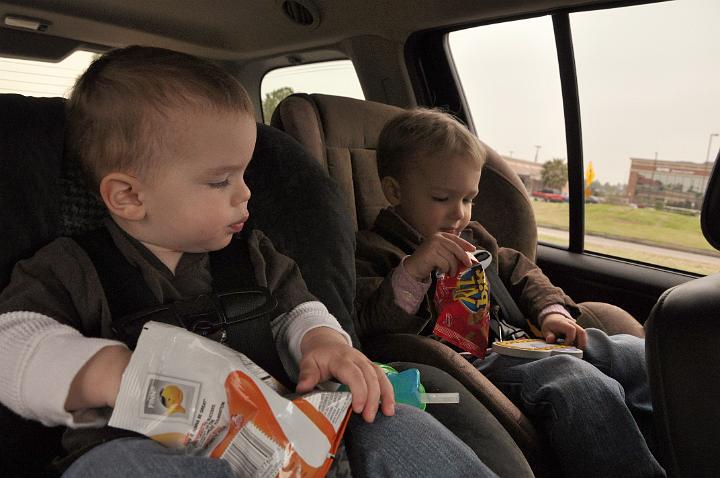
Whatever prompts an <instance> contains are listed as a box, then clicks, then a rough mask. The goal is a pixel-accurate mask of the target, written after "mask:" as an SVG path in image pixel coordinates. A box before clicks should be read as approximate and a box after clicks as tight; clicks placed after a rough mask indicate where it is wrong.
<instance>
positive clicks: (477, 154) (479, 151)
mask: <svg viewBox="0 0 720 478" xmlns="http://www.w3.org/2000/svg"><path fill="white" fill-rule="evenodd" d="M486 155H487V152H486V150H485V148H484V147H483V145H482V143H480V141H479V140H478V139H477V138H476V137H475V135H473V134H472V133H471V132H470V131H469V130H468V129H467V128H466V127H465V126H464V125H463V124H462V123H460V121H458V120H457V119H456V118H455V117H454V116H452V115H450V114H448V113H446V112H444V111H441V110H439V109H429V108H414V109H411V110H407V111H404V112H402V113H400V114H399V115H397V116H395V117H394V118H393V119H391V120H390V121H388V122H387V123H386V124H385V126H384V127H383V129H382V131H381V132H380V138H379V139H378V147H377V166H378V175H379V176H380V178H381V179H382V178H384V177H387V176H390V177H392V178H396V179H399V178H401V177H402V176H403V175H404V174H405V173H406V172H407V171H408V170H409V169H410V168H411V167H412V166H413V165H414V164H415V162H416V161H417V160H418V159H419V158H427V157H434V158H437V159H447V158H450V157H454V156H466V157H468V158H470V159H471V160H473V161H475V162H476V164H477V166H478V167H479V168H482V166H483V165H484V164H485V158H486Z"/></svg>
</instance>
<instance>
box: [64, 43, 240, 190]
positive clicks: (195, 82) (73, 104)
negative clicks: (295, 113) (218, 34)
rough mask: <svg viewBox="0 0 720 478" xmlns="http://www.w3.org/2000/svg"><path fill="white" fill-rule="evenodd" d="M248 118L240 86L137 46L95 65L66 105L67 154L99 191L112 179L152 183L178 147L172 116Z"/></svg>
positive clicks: (175, 56)
mask: <svg viewBox="0 0 720 478" xmlns="http://www.w3.org/2000/svg"><path fill="white" fill-rule="evenodd" d="M180 109H184V110H186V111H194V112H201V111H211V112H218V113H233V112H237V113H248V114H250V115H252V113H251V111H252V103H251V101H250V98H249V97H248V94H247V93H246V91H245V89H244V88H243V87H242V85H241V84H240V83H239V82H238V81H237V80H236V79H235V78H234V77H232V76H231V75H230V74H229V73H227V72H226V71H224V70H223V69H222V68H220V67H219V66H217V65H215V64H213V63H211V62H209V61H205V60H202V59H200V58H197V57H194V56H191V55H186V54H184V53H179V52H175V51H171V50H165V49H162V48H151V47H141V46H131V47H127V48H122V49H118V50H113V51H110V52H108V53H107V54H105V55H103V56H101V57H99V58H97V59H96V60H95V61H93V62H92V64H91V65H90V66H89V67H88V69H87V70H86V71H85V73H83V74H82V75H81V76H80V77H79V78H78V80H77V82H76V83H75V87H74V88H73V91H72V94H71V96H70V98H69V100H68V102H67V106H66V116H67V135H66V139H67V146H68V152H69V153H70V154H71V155H73V156H75V157H76V158H77V159H78V160H79V161H80V163H81V165H82V168H83V170H84V172H85V174H86V176H87V178H88V180H89V181H90V183H91V186H93V188H94V189H95V190H97V189H98V186H99V182H100V180H101V179H102V178H103V176H105V175H106V174H107V173H110V172H113V171H121V172H132V173H135V174H138V175H141V176H143V175H145V176H152V173H153V172H154V171H155V169H156V166H157V163H158V156H159V154H158V152H160V151H163V150H164V148H167V147H168V146H169V145H170V141H172V137H171V132H172V127H171V125H169V124H168V119H169V117H170V115H171V114H172V113H173V112H175V111H178V110H180Z"/></svg>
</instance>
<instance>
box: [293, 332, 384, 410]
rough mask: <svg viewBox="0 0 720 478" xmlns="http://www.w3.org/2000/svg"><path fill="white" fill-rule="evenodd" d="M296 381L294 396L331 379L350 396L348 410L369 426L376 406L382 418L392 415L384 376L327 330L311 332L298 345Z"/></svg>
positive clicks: (335, 334) (378, 369)
mask: <svg viewBox="0 0 720 478" xmlns="http://www.w3.org/2000/svg"><path fill="white" fill-rule="evenodd" d="M300 349H301V351H302V360H301V361H300V378H299V380H298V384H297V389H296V390H297V392H299V393H304V392H309V391H310V390H312V389H313V388H314V387H315V385H317V384H318V383H320V382H324V381H326V380H329V379H331V378H333V377H335V378H336V379H338V380H339V381H340V382H341V383H344V384H345V385H347V386H348V388H349V389H350V391H351V392H352V408H353V411H354V412H355V413H362V416H363V419H364V420H365V421H366V422H368V423H370V422H372V421H373V420H375V415H376V414H377V411H378V404H379V403H380V402H381V401H382V404H381V407H382V412H383V414H384V415H387V416H390V415H394V414H395V394H394V392H393V388H392V385H391V384H390V381H389V380H388V378H387V377H386V376H385V372H383V371H382V370H380V368H379V367H378V366H376V365H375V364H373V363H372V362H371V361H370V359H368V358H367V357H366V356H365V355H363V353H362V352H360V351H359V350H357V349H355V348H353V347H352V346H350V345H349V344H348V343H347V341H346V340H345V338H344V337H343V336H342V335H340V334H339V333H337V332H336V331H335V330H333V329H330V328H328V327H318V328H316V329H312V330H311V331H309V332H308V333H307V334H305V337H303V340H302V344H301V345H300Z"/></svg>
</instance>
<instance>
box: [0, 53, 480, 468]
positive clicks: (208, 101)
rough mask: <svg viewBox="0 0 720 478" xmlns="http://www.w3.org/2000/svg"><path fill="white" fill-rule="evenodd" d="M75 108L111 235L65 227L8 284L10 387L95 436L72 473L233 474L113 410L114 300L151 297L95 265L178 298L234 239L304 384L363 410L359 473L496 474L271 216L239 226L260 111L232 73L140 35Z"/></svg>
mask: <svg viewBox="0 0 720 478" xmlns="http://www.w3.org/2000/svg"><path fill="white" fill-rule="evenodd" d="M67 111H68V142H69V144H68V146H69V150H70V151H71V152H72V153H73V154H75V155H77V157H78V158H79V160H80V161H81V162H82V165H83V168H84V170H85V171H86V173H87V176H88V178H89V181H90V183H91V184H92V186H93V187H94V190H95V191H97V193H98V194H99V196H100V197H101V198H102V201H103V202H104V204H105V206H106V207H107V210H108V212H109V218H108V219H107V220H106V222H105V229H104V230H102V231H100V232H99V233H98V234H95V235H93V236H91V237H93V238H95V239H97V240H99V241H100V242H99V243H102V244H104V246H102V247H100V248H99V249H98V250H99V251H100V253H98V252H97V251H96V252H95V253H92V254H90V253H89V252H88V251H89V249H88V248H87V245H88V244H98V242H97V241H96V242H93V241H90V242H88V241H87V239H83V240H80V238H78V240H80V242H78V240H75V239H73V238H59V239H57V240H55V241H54V242H52V243H50V244H49V245H48V246H46V247H44V248H43V249H41V250H40V251H39V252H38V253H37V254H36V255H35V256H34V257H32V258H30V259H28V260H25V261H21V262H19V263H18V264H17V266H16V268H15V270H14V272H13V276H12V279H11V283H10V285H9V286H8V287H7V288H6V289H5V290H4V291H3V292H2V295H0V363H2V367H0V370H1V372H0V383H1V384H2V386H0V400H1V401H2V403H3V404H5V405H6V406H8V407H9V408H10V409H12V410H13V411H15V412H16V413H18V414H20V415H21V416H23V417H26V418H30V419H33V420H38V421H40V422H42V423H43V424H45V425H66V426H68V427H69V433H66V437H65V440H64V443H65V444H66V445H67V446H68V447H69V448H72V449H74V450H80V451H86V450H90V451H88V452H87V453H84V454H82V456H81V457H80V458H79V459H77V460H76V461H75V462H74V463H73V464H72V466H71V467H70V468H69V469H68V471H67V472H66V473H65V476H89V475H93V474H102V475H103V476H230V475H231V470H230V467H229V465H228V464H227V463H226V462H224V461H222V460H215V459H210V458H199V457H191V456H185V455H183V454H182V452H177V451H175V450H170V449H166V448H164V447H163V446H161V445H160V444H158V443H156V442H154V441H152V440H149V439H146V438H144V437H139V436H138V435H137V434H132V433H125V432H123V431H121V430H116V429H110V428H109V427H107V426H106V423H107V419H108V416H109V411H110V408H111V407H113V405H114V404H115V400H116V397H117V394H118V390H119V387H120V383H121V379H122V375H123V371H124V369H125V367H126V366H127V364H128V361H129V359H130V356H131V354H132V351H131V350H129V349H128V347H127V345H126V344H125V343H123V342H121V341H119V340H117V339H118V336H117V335H116V333H115V332H114V330H116V329H114V328H113V326H114V325H115V324H117V322H116V319H118V317H114V316H113V313H114V312H117V310H121V309H122V310H123V311H125V312H138V311H137V310H135V311H133V310H132V309H133V306H135V307H138V306H140V304H139V303H138V304H135V303H133V301H134V300H135V299H136V297H134V296H133V297H130V298H129V300H125V301H124V302H123V303H120V304H118V303H116V302H118V301H115V300H113V303H110V301H109V297H111V296H113V295H112V294H110V295H108V294H109V293H110V291H109V290H108V291H106V290H104V289H103V286H104V285H106V284H107V283H106V282H105V280H104V279H103V278H102V277H100V276H101V275H103V273H102V272H100V271H101V270H104V268H103V267H98V266H100V265H101V264H100V263H101V262H102V263H105V262H107V263H108V264H120V263H122V264H125V265H127V264H130V266H131V269H133V270H135V271H137V273H138V274H139V275H138V281H136V284H137V283H139V282H142V283H143V287H141V288H140V292H141V294H139V295H143V294H144V295H149V296H150V297H151V298H152V300H153V301H155V302H156V303H157V304H167V303H171V302H175V301H181V300H183V299H187V298H191V297H195V296H199V295H201V294H207V293H210V292H212V290H213V277H212V271H211V269H212V266H211V264H212V260H213V257H216V255H215V252H214V251H225V250H227V249H228V248H233V247H238V250H239V251H244V252H243V253H244V254H245V256H244V257H245V260H247V261H248V264H249V266H248V268H249V269H250V270H251V271H252V274H254V277H251V278H247V279H248V280H249V281H251V282H254V283H255V284H256V285H258V286H263V287H267V288H268V289H270V291H271V292H272V294H273V296H274V297H275V298H276V299H277V302H278V306H277V308H276V310H275V312H274V314H275V315H274V316H273V318H272V322H271V327H272V334H271V335H272V337H273V339H272V340H274V343H275V348H276V349H277V351H276V352H277V355H279V359H280V361H281V362H282V365H283V366H284V367H283V368H284V371H285V372H287V374H288V376H289V377H290V378H291V379H292V380H293V381H297V390H298V391H299V392H304V391H309V390H311V389H312V388H313V387H314V386H315V385H316V384H317V383H318V382H321V381H325V380H328V379H331V378H333V377H334V378H335V379H337V380H338V381H340V382H342V383H344V384H347V385H348V387H349V388H350V390H351V391H352V394H353V401H352V408H353V411H354V412H356V413H358V414H362V420H361V419H358V418H357V417H353V418H352V419H351V421H350V424H349V425H348V429H347V433H346V438H347V440H346V443H347V449H348V457H349V461H350V465H351V467H352V473H353V474H354V475H355V476H380V475H387V476H416V475H417V474H418V473H419V472H422V473H430V474H439V473H442V472H448V473H450V474H451V475H453V476H455V475H457V476H494V475H493V474H492V472H490V471H489V470H488V469H487V468H486V467H485V466H484V465H483V464H482V463H481V462H480V461H479V460H478V459H477V457H476V456H475V455H474V454H473V453H472V451H471V450H470V449H469V448H468V447H467V446H465V445H464V444H463V443H462V442H461V441H460V440H458V439H457V437H455V436H454V435H452V434H451V433H450V432H448V431H447V430H446V429H445V428H443V427H442V426H441V425H440V424H439V423H438V422H437V421H434V419H432V417H429V416H428V415H427V414H424V413H422V412H420V411H419V410H417V409H414V408H410V407H400V406H398V407H397V408H396V407H395V403H394V397H393V391H392V386H391V385H390V384H389V382H388V380H387V378H386V377H385V375H384V373H383V372H382V371H381V370H380V369H379V368H378V367H376V366H375V365H373V364H372V363H371V362H370V360H369V359H368V358H367V357H365V356H364V355H363V354H362V353H360V352H359V351H358V350H356V349H354V348H353V347H352V346H351V343H350V341H349V337H348V335H347V333H345V332H344V331H343V330H342V329H341V327H340V326H339V324H338V322H337V321H336V320H335V318H334V317H333V316H332V315H330V314H329V312H328V311H327V309H326V308H325V307H324V306H323V304H321V303H320V302H318V301H317V300H316V299H315V298H314V297H313V296H312V295H310V293H309V292H308V290H307V288H306V287H305V284H304V282H303V281H302V278H301V276H300V273H299V270H298V268H297V266H296V265H295V263H294V262H292V261H291V260H290V259H289V258H288V257H286V256H283V255H281V254H280V253H278V252H277V251H275V250H274V249H273V246H272V244H271V243H270V241H269V240H268V239H267V238H266V237H265V236H263V235H262V233H261V232H259V231H250V232H248V231H244V232H243V234H242V236H240V235H239V234H238V233H240V232H241V231H242V230H243V226H244V224H245V222H246V221H247V220H248V209H247V204H248V200H249V199H250V190H249V189H248V187H247V185H246V184H245V182H244V179H243V175H244V172H245V169H246V168H247V166H248V163H249V162H250V159H251V156H252V154H253V149H254V145H255V139H256V124H255V121H254V116H253V110H252V104H251V102H250V99H249V98H248V96H247V94H246V93H245V91H244V89H243V88H242V87H241V86H240V84H239V83H238V82H237V81H236V80H235V79H234V78H233V77H231V76H230V75H229V74H227V73H226V72H224V71H223V70H221V69H220V68H218V67H217V66H215V65H213V64H211V63H209V62H206V61H203V60H200V59H198V58H194V57H192V56H189V55H185V54H180V53H176V52H172V51H168V50H162V49H157V48H145V47H129V48H126V49H121V50H115V51H112V52H110V53H108V54H106V55H104V56H102V57H101V58H99V59H97V60H96V61H94V62H93V64H92V65H91V66H90V67H89V68H88V70H87V71H86V72H85V73H84V74H83V75H82V76H81V77H80V79H79V80H78V82H77V84H76V86H75V89H74V90H73V93H72V97H71V98H70V100H69V102H68V107H67ZM234 238H235V239H234ZM95 239H94V240H95ZM102 241H105V242H104V243H103V242H102ZM80 243H82V244H84V246H82V247H81V245H80ZM126 285H128V284H126ZM119 289H122V287H121V288H119ZM106 292H107V293H108V294H106ZM113 297H114V296H113ZM137 299H138V301H139V299H140V297H139V296H138V297H137ZM139 302H140V301H139ZM380 402H381V405H380V408H381V410H382V413H383V415H381V416H379V417H377V419H376V418H375V415H376V412H377V410H378V403H380ZM392 415H395V416H394V417H393V416H392ZM373 421H374V423H372V424H371V423H370V422H373ZM120 437H122V438H123V439H115V438H120Z"/></svg>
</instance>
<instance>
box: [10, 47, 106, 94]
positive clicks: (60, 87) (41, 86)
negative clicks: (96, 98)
mask: <svg viewBox="0 0 720 478" xmlns="http://www.w3.org/2000/svg"><path fill="white" fill-rule="evenodd" d="M97 55H98V54H97V53H93V52H89V51H80V50H78V51H75V52H74V53H72V54H71V55H69V56H67V57H66V58H65V59H64V60H62V61H59V62H57V63H51V62H46V61H32V60H20V59H16V58H7V57H0V93H17V94H20V95H25V96H63V97H66V98H67V97H68V95H69V94H70V90H71V89H72V87H73V85H74V84H75V80H76V79H77V77H78V76H80V75H81V74H82V73H83V72H84V71H85V70H86V69H87V67H88V65H90V63H91V62H92V61H93V60H94V59H95V57H96V56H97Z"/></svg>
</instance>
